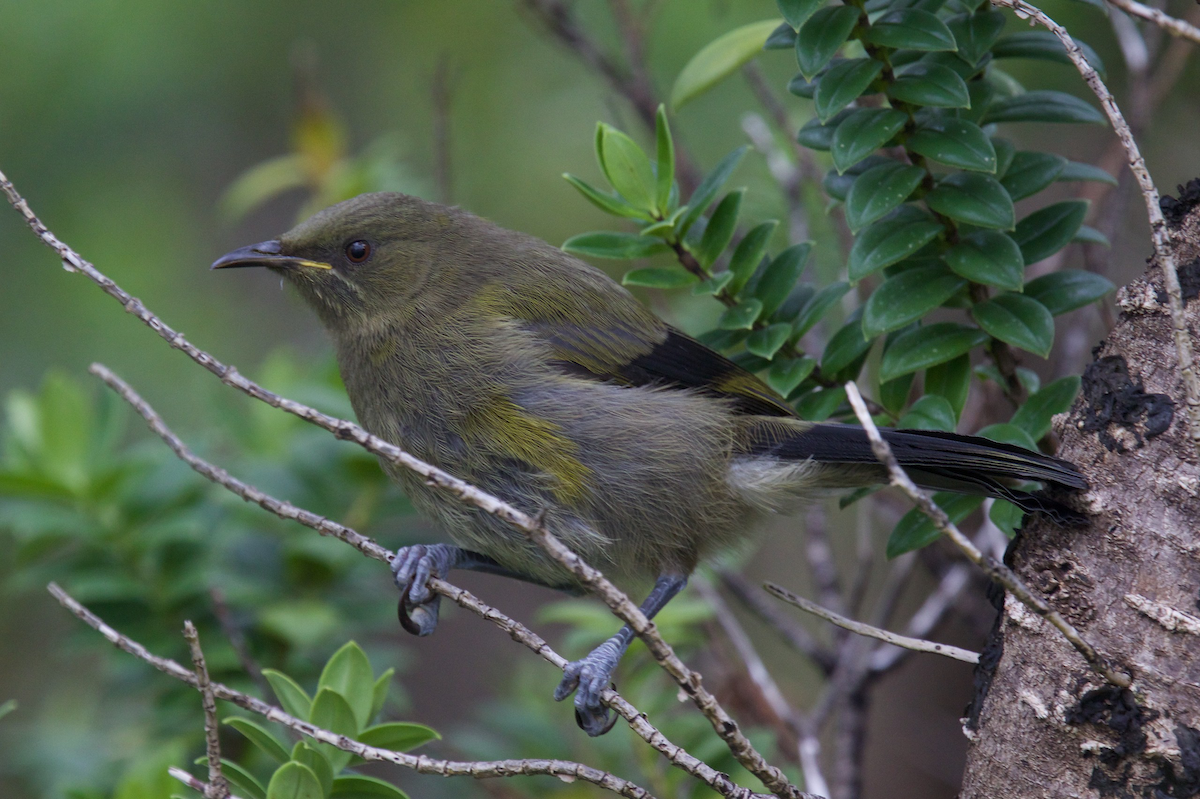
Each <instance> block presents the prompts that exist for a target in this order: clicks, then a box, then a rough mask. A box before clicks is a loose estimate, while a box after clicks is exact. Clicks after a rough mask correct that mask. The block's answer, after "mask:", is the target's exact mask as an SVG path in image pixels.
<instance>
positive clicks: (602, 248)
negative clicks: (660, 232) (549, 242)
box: [562, 230, 669, 259]
mask: <svg viewBox="0 0 1200 799" xmlns="http://www.w3.org/2000/svg"><path fill="white" fill-rule="evenodd" d="M562 248H563V252H569V253H571V254H572V255H586V256H591V257H592V258H619V259H629V258H648V257H649V256H651V255H658V254H659V253H660V252H666V251H667V250H668V249H669V248H668V247H667V245H666V244H665V243H663V242H662V241H660V240H658V239H652V238H650V237H649V236H639V235H637V234H635V233H612V232H609V231H606V230H605V231H600V232H597V233H580V234H579V235H578V236H572V237H571V238H569V239H567V240H566V241H564V242H563V245H562Z"/></svg>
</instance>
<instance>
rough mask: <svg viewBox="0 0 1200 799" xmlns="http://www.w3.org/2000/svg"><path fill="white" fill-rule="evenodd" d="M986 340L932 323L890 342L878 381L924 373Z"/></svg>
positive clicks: (980, 333)
mask: <svg viewBox="0 0 1200 799" xmlns="http://www.w3.org/2000/svg"><path fill="white" fill-rule="evenodd" d="M987 340H988V334H987V333H985V332H983V331H982V330H980V329H978V328H974V327H967V326H966V325H960V324H957V323H954V322H936V323H934V324H932V325H925V326H924V327H919V328H917V329H915V330H911V331H909V332H907V333H903V334H901V335H900V336H898V337H897V338H896V340H895V341H893V342H892V345H891V346H890V347H888V349H887V352H885V353H884V354H883V360H882V361H881V362H880V365H879V379H880V380H894V379H896V378H897V377H900V376H901V375H906V374H908V373H909V372H915V371H917V370H918V369H928V368H929V367H931V366H936V365H937V364H939V363H945V362H946V361H949V360H952V359H954V358H957V357H958V356H960V355H963V354H965V353H967V352H969V351H970V350H971V348H972V347H976V346H978V345H980V344H983V343H984V342H986V341H987Z"/></svg>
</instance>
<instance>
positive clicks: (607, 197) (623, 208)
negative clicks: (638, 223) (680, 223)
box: [563, 172, 650, 219]
mask: <svg viewBox="0 0 1200 799" xmlns="http://www.w3.org/2000/svg"><path fill="white" fill-rule="evenodd" d="M563 179H564V180H566V181H567V183H570V184H571V185H572V186H574V187H575V188H576V189H578V190H579V193H580V194H582V195H583V196H584V197H585V198H587V200H588V202H590V203H591V204H592V205H594V206H596V207H597V208H599V209H600V210H601V211H604V212H605V213H608V214H612V215H613V216H623V217H625V218H626V219H650V214H648V213H646V212H645V211H643V210H641V209H639V208H634V207H633V206H632V205H630V204H629V203H627V202H625V201H624V200H623V199H621V198H620V197H618V196H617V195H615V194H607V193H605V192H602V191H600V190H599V189H597V188H596V187H594V186H592V185H591V184H589V183H587V182H586V181H583V180H581V179H579V178H577V177H575V176H574V175H572V174H570V173H568V172H564V173H563Z"/></svg>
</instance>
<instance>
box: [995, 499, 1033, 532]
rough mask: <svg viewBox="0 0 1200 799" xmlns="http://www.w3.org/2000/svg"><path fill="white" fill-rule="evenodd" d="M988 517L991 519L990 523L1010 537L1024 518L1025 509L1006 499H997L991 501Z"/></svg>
mask: <svg viewBox="0 0 1200 799" xmlns="http://www.w3.org/2000/svg"><path fill="white" fill-rule="evenodd" d="M988 518H989V519H991V520H992V524H994V525H996V526H997V527H999V528H1000V529H1001V530H1003V531H1004V534H1005V535H1006V536H1008V537H1009V538H1012V537H1013V536H1015V535H1016V534H1017V529H1018V528H1019V527H1020V526H1021V521H1022V520H1023V519H1024V518H1025V511H1023V510H1021V509H1020V508H1018V507H1017V506H1016V505H1014V504H1012V503H1011V502H1009V501H1008V500H1006V499H997V500H995V501H993V502H992V509H991V510H990V511H989V512H988Z"/></svg>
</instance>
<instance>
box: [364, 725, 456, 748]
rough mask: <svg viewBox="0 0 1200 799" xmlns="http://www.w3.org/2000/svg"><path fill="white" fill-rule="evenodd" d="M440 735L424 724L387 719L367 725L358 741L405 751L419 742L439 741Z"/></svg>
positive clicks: (419, 743) (415, 746) (416, 745)
mask: <svg viewBox="0 0 1200 799" xmlns="http://www.w3.org/2000/svg"><path fill="white" fill-rule="evenodd" d="M441 739H442V736H440V735H438V734H437V732H435V731H434V730H433V729H431V728H429V727H426V726H425V725H424V724H413V723H412V722H407V721H389V722H387V723H386V724H376V725H375V726H374V727H367V728H366V729H365V730H363V731H362V732H361V733H359V735H358V739H357V740H358V741H359V742H360V743H364V744H367V745H368V746H377V747H379V748H380V749H391V750H392V751H393V752H407V751H408V750H410V749H416V748H417V747H418V746H420V745H421V744H425V743H429V742H430V741H440V740H441Z"/></svg>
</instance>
